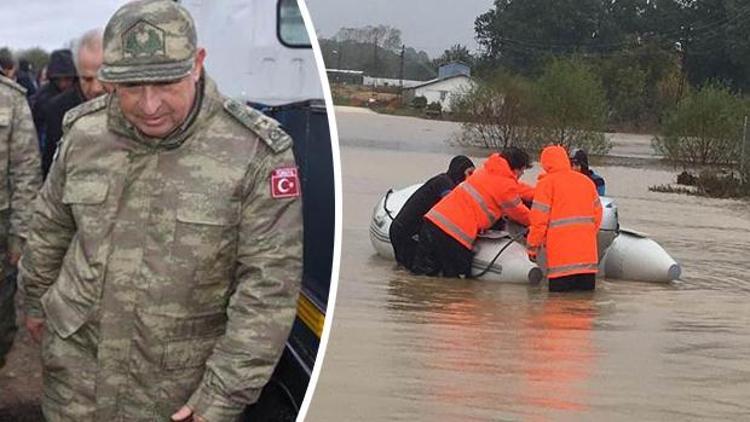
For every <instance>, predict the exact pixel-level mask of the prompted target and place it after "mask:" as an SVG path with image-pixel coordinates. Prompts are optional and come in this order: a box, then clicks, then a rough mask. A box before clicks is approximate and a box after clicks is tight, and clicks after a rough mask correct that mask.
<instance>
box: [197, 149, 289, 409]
mask: <svg viewBox="0 0 750 422" xmlns="http://www.w3.org/2000/svg"><path fill="white" fill-rule="evenodd" d="M292 166H294V158H293V155H292V151H291V149H288V150H286V151H285V152H283V153H281V154H277V155H272V156H269V157H268V158H267V159H265V160H264V161H263V162H262V163H261V164H260V165H259V166H258V169H257V171H256V174H255V175H254V177H253V179H254V182H253V185H252V187H251V188H250V192H249V194H248V195H247V197H246V198H245V199H244V201H243V208H242V209H243V211H242V220H241V222H240V227H239V230H240V234H239V246H238V262H237V270H236V277H237V280H238V284H237V288H236V291H235V292H234V293H233V295H232V296H231V298H230V301H229V306H228V309H227V316H228V322H227V328H226V332H225V334H224V335H223V337H222V338H221V339H220V340H219V342H218V343H217V345H216V347H215V348H214V351H213V354H212V355H211V357H210V358H209V359H208V361H207V363H206V371H205V373H204V376H203V380H202V381H201V384H200V385H199V387H198V389H197V390H196V391H195V392H194V393H193V395H192V396H191V398H190V400H189V401H188V405H189V406H190V407H191V408H192V409H193V411H194V412H195V414H197V415H200V416H202V417H204V418H206V419H207V420H209V421H212V422H219V421H234V420H236V418H237V416H239V414H240V413H241V412H242V411H243V409H244V407H245V405H248V404H252V403H254V402H255V401H256V400H257V399H258V396H259V395H260V392H261V389H262V388H263V386H264V385H265V384H266V382H267V381H268V380H269V378H270V377H271V374H272V373H273V370H274V367H275V366H276V363H277V362H278V360H279V358H280V356H281V352H282V351H283V348H284V344H285V342H286V339H287V337H288V335H289V331H290V329H291V326H292V323H293V321H294V317H295V314H296V303H297V296H298V293H299V286H300V281H301V278H302V213H301V206H302V203H301V202H302V201H301V200H300V198H299V197H294V198H280V199H279V198H273V197H272V195H271V186H270V176H271V172H272V171H273V170H274V169H276V168H282V167H284V168H288V167H292Z"/></svg>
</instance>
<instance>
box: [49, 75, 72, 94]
mask: <svg viewBox="0 0 750 422" xmlns="http://www.w3.org/2000/svg"><path fill="white" fill-rule="evenodd" d="M52 83H54V84H55V85H56V86H57V89H59V90H60V91H65V90H67V89H68V88H70V87H71V86H73V77H71V76H61V77H57V78H54V79H52Z"/></svg>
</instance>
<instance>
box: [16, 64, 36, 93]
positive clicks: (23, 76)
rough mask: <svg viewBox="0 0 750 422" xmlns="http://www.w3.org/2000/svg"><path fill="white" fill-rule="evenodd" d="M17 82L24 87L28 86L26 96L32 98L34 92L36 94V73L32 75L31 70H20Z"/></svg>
mask: <svg viewBox="0 0 750 422" xmlns="http://www.w3.org/2000/svg"><path fill="white" fill-rule="evenodd" d="M16 82H18V84H19V85H21V86H22V87H24V88H26V98H31V97H32V96H33V95H34V94H36V91H37V85H36V80H34V75H32V74H31V72H28V71H23V70H19V71H18V76H17V77H16Z"/></svg>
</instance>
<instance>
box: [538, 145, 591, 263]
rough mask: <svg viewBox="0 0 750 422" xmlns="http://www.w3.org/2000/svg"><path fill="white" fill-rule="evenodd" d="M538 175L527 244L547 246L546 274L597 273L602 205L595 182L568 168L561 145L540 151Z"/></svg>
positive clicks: (568, 163)
mask: <svg viewBox="0 0 750 422" xmlns="http://www.w3.org/2000/svg"><path fill="white" fill-rule="evenodd" d="M541 164H542V167H543V168H544V170H545V171H546V172H547V173H546V174H544V175H542V176H540V178H539V182H538V183H537V186H536V193H535V196H534V203H533V204H532V205H531V212H530V220H531V226H530V230H529V237H528V245H529V250H530V251H532V252H536V250H537V249H538V248H539V247H541V246H542V245H544V244H546V246H547V267H548V268H547V271H548V274H547V275H548V277H551V278H555V277H562V276H566V275H571V274H590V273H596V272H597V269H598V255H597V246H596V235H597V232H598V230H599V225H600V224H601V219H602V207H601V203H600V201H599V195H597V193H596V187H595V186H594V183H593V182H592V181H591V180H590V179H589V178H588V177H586V176H585V175H583V174H581V173H579V172H576V171H574V170H572V169H571V168H570V162H569V161H568V156H567V153H566V152H565V149H564V148H562V147H560V146H551V147H547V148H545V149H544V151H542V156H541Z"/></svg>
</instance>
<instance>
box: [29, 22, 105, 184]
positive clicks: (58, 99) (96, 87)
mask: <svg viewBox="0 0 750 422" xmlns="http://www.w3.org/2000/svg"><path fill="white" fill-rule="evenodd" d="M103 59H104V52H103V51H102V31H101V30H100V29H92V30H90V31H88V32H86V33H85V34H83V36H81V38H79V39H78V40H77V41H76V43H75V45H74V47H73V62H74V64H75V67H76V73H77V75H78V77H77V79H76V80H75V82H74V83H73V86H72V87H71V88H70V89H67V90H65V91H63V92H62V93H60V94H57V95H56V96H54V97H52V98H51V99H50V100H49V102H47V104H46V105H44V106H43V107H42V114H43V118H42V122H43V124H44V128H43V132H44V133H45V136H46V139H45V142H44V149H43V150H42V173H43V176H44V178H46V177H47V173H48V172H49V167H50V165H51V164H52V157H54V155H55V150H56V149H57V143H58V141H59V140H60V138H61V137H62V127H63V116H65V113H67V112H68V110H70V109H72V108H73V107H76V106H78V105H79V104H81V103H83V102H86V101H89V100H93V99H94V98H96V97H98V96H100V95H102V94H104V93H105V90H104V86H103V85H102V83H101V82H99V79H97V77H96V72H98V71H99V68H100V67H101V65H102V60H103Z"/></svg>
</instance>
